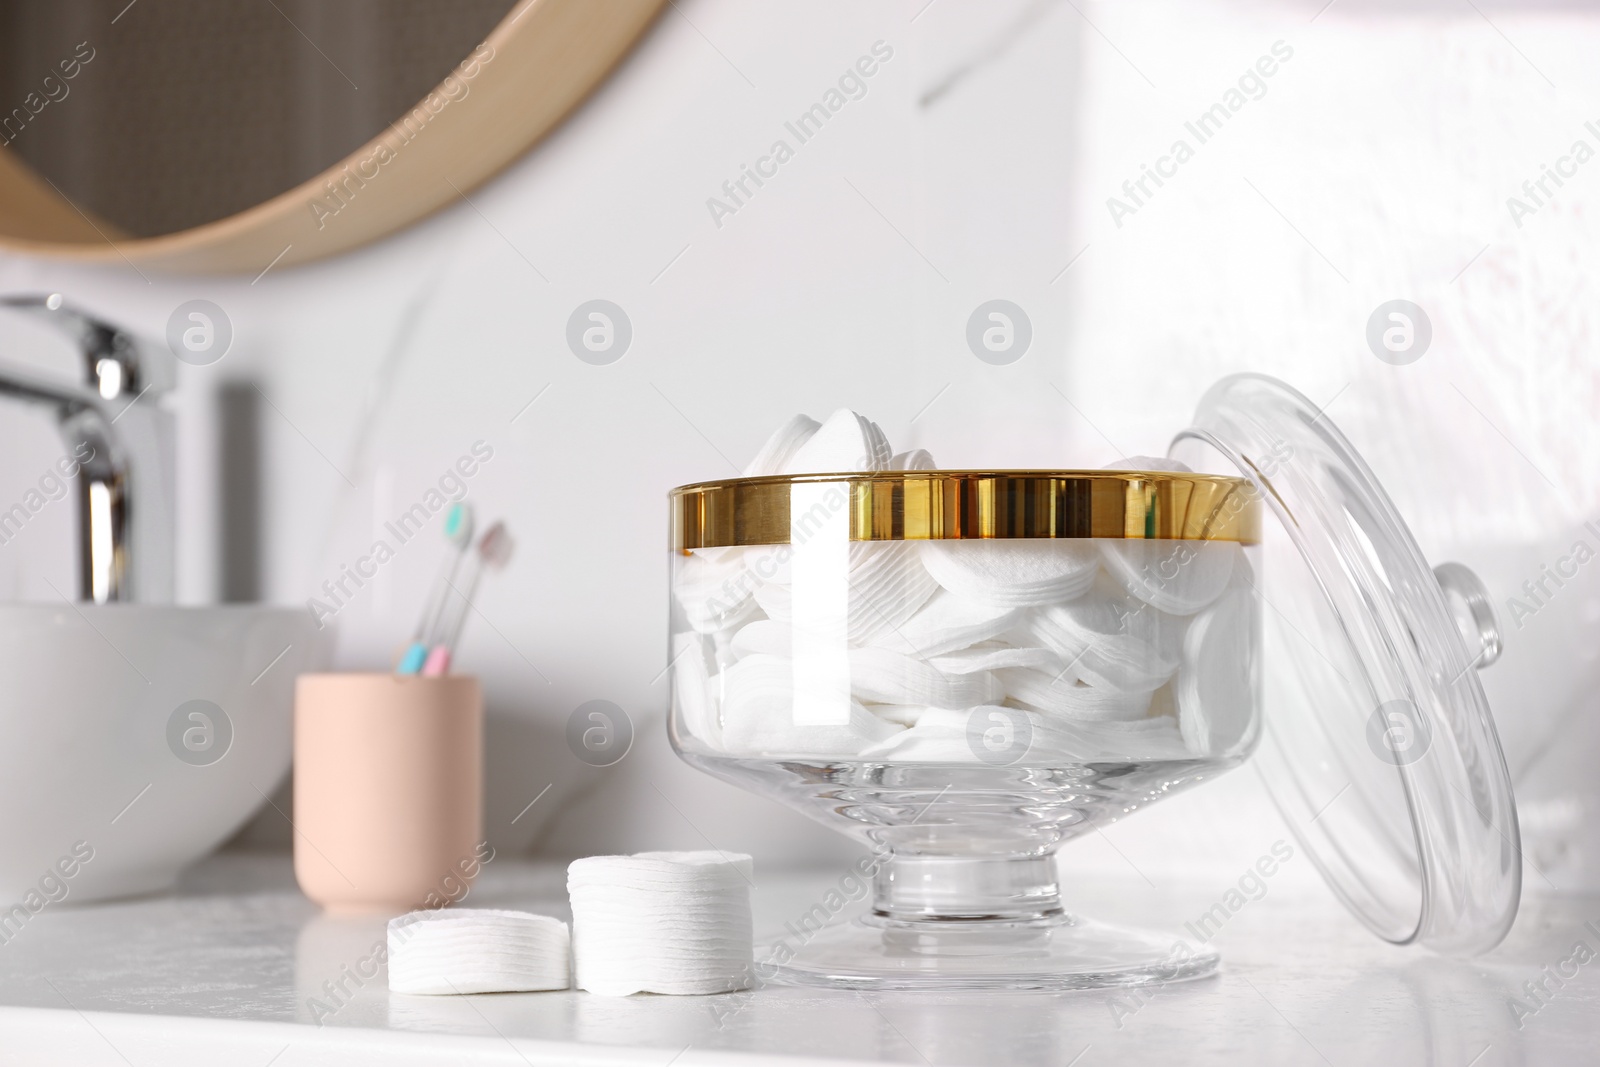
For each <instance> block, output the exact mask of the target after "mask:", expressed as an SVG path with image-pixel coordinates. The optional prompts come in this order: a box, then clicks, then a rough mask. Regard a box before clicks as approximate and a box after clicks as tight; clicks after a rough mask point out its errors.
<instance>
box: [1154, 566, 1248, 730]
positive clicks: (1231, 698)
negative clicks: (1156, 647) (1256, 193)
mask: <svg viewBox="0 0 1600 1067" xmlns="http://www.w3.org/2000/svg"><path fill="white" fill-rule="evenodd" d="M1258 626H1259V620H1258V618H1257V608H1256V600H1255V596H1254V595H1253V594H1252V593H1251V591H1250V589H1249V588H1248V587H1246V586H1244V585H1242V584H1239V585H1235V586H1234V587H1233V588H1231V589H1229V590H1228V591H1227V592H1226V593H1224V594H1222V596H1221V597H1220V598H1219V599H1218V600H1217V602H1216V603H1215V604H1213V605H1211V607H1209V608H1207V609H1206V610H1205V611H1204V612H1203V613H1202V614H1200V615H1198V616H1197V617H1196V618H1195V620H1194V622H1193V623H1192V624H1190V626H1189V632H1188V633H1187V634H1185V635H1184V639H1183V662H1182V664H1181V665H1180V666H1179V667H1178V677H1177V681H1176V682H1175V683H1174V687H1175V688H1176V690H1177V702H1178V724H1179V726H1180V728H1181V729H1182V731H1183V740H1184V743H1185V744H1186V745H1188V746H1189V751H1190V752H1192V753H1194V754H1195V755H1197V756H1215V755H1220V754H1221V753H1224V752H1227V751H1229V750H1231V749H1232V748H1233V747H1234V746H1235V745H1237V744H1238V743H1239V741H1240V740H1241V739H1243V737H1244V733H1245V731H1246V730H1248V729H1249V728H1250V723H1251V721H1252V720H1253V718H1254V712H1255V692H1256V690H1255V684H1256V679H1255V671H1254V663H1253V656H1254V650H1255V647H1256V646H1255V642H1256V638H1257V634H1256V630H1257V627H1258Z"/></svg>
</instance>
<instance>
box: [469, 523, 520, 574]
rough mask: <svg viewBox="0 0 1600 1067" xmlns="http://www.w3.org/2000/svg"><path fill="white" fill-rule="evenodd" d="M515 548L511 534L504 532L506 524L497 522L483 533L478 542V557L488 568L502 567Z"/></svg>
mask: <svg viewBox="0 0 1600 1067" xmlns="http://www.w3.org/2000/svg"><path fill="white" fill-rule="evenodd" d="M513 547H515V546H514V543H513V542H512V540H511V534H510V532H509V531H507V530H506V524H505V523H503V522H497V523H495V524H494V525H493V526H491V527H489V528H488V529H487V530H485V531H484V534H483V538H482V539H481V540H480V541H479V542H478V555H479V556H480V557H482V559H483V562H484V564H485V565H486V566H489V567H497V568H498V567H504V566H505V565H506V561H508V560H509V559H510V558H511V549H512V548H513Z"/></svg>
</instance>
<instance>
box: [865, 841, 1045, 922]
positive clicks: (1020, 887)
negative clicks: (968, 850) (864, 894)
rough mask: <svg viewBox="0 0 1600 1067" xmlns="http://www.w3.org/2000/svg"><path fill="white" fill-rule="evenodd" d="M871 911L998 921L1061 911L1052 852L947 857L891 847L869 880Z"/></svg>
mask: <svg viewBox="0 0 1600 1067" xmlns="http://www.w3.org/2000/svg"><path fill="white" fill-rule="evenodd" d="M873 888H874V899H873V911H874V913H875V914H876V915H877V916H879V917H881V918H885V919H894V920H900V921H931V922H939V921H947V920H948V921H961V922H974V921H980V922H981V921H985V920H990V921H1002V922H1012V921H1016V920H1027V919H1044V918H1051V917H1056V916H1060V915H1061V887H1060V885H1059V884H1058V882H1057V878H1056V864H1055V856H1054V854H1053V853H1046V854H1044V855H1023V856H970V855H968V856H950V855H926V854H921V853H902V852H894V853H892V854H891V855H890V856H889V858H888V859H887V860H886V861H884V862H883V863H882V864H880V865H879V867H878V871H877V874H876V875H875V877H874V882H873Z"/></svg>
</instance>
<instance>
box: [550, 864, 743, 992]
mask: <svg viewBox="0 0 1600 1067" xmlns="http://www.w3.org/2000/svg"><path fill="white" fill-rule="evenodd" d="M750 879H751V863H750V857H749V856H745V855H727V854H724V853H720V852H641V853H639V854H637V855H634V856H590V857H588V858H587V859H581V860H576V861H574V862H573V863H572V865H571V866H569V867H568V868H567V893H568V894H569V895H570V896H571V898H572V949H573V957H574V959H575V960H576V963H577V985H578V987H579V988H580V989H587V990H588V991H589V992H591V993H599V994H601V995H603V996H616V997H625V996H629V995H630V994H633V993H671V994H679V995H695V994H702V993H725V992H729V991H731V990H735V989H743V988H744V987H745V986H746V985H747V984H748V983H749V979H750V963H751V960H752V958H753V939H752V935H751V928H750Z"/></svg>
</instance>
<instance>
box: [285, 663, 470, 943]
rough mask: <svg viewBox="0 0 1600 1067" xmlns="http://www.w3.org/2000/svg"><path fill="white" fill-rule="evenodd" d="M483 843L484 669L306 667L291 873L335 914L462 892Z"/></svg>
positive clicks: (420, 903)
mask: <svg viewBox="0 0 1600 1067" xmlns="http://www.w3.org/2000/svg"><path fill="white" fill-rule="evenodd" d="M487 853H488V848H487V846H486V845H485V843H484V841H483V693H482V690H481V689H480V688H479V685H478V680H477V679H476V678H471V677H465V676H462V675H446V676H444V677H438V678H424V677H419V676H415V675H410V676H400V675H394V674H305V675H301V676H300V678H299V679H297V680H296V682H295V695H294V874H295V879H296V880H297V881H298V882H299V883H300V889H301V891H302V892H304V893H305V895H306V896H308V897H310V898H311V899H312V900H314V901H316V902H317V903H318V904H321V905H322V906H323V907H325V908H327V909H329V910H330V911H354V912H375V911H384V912H394V913H398V912H404V911H410V910H413V909H416V908H425V907H439V906H442V905H443V904H448V903H452V902H454V901H456V900H459V899H460V898H461V897H462V896H464V895H465V894H466V890H467V887H468V886H470V884H471V882H472V879H473V878H474V877H476V875H477V873H478V870H479V867H480V866H481V863H482V862H483V858H484V856H485V855H486V854H487Z"/></svg>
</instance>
